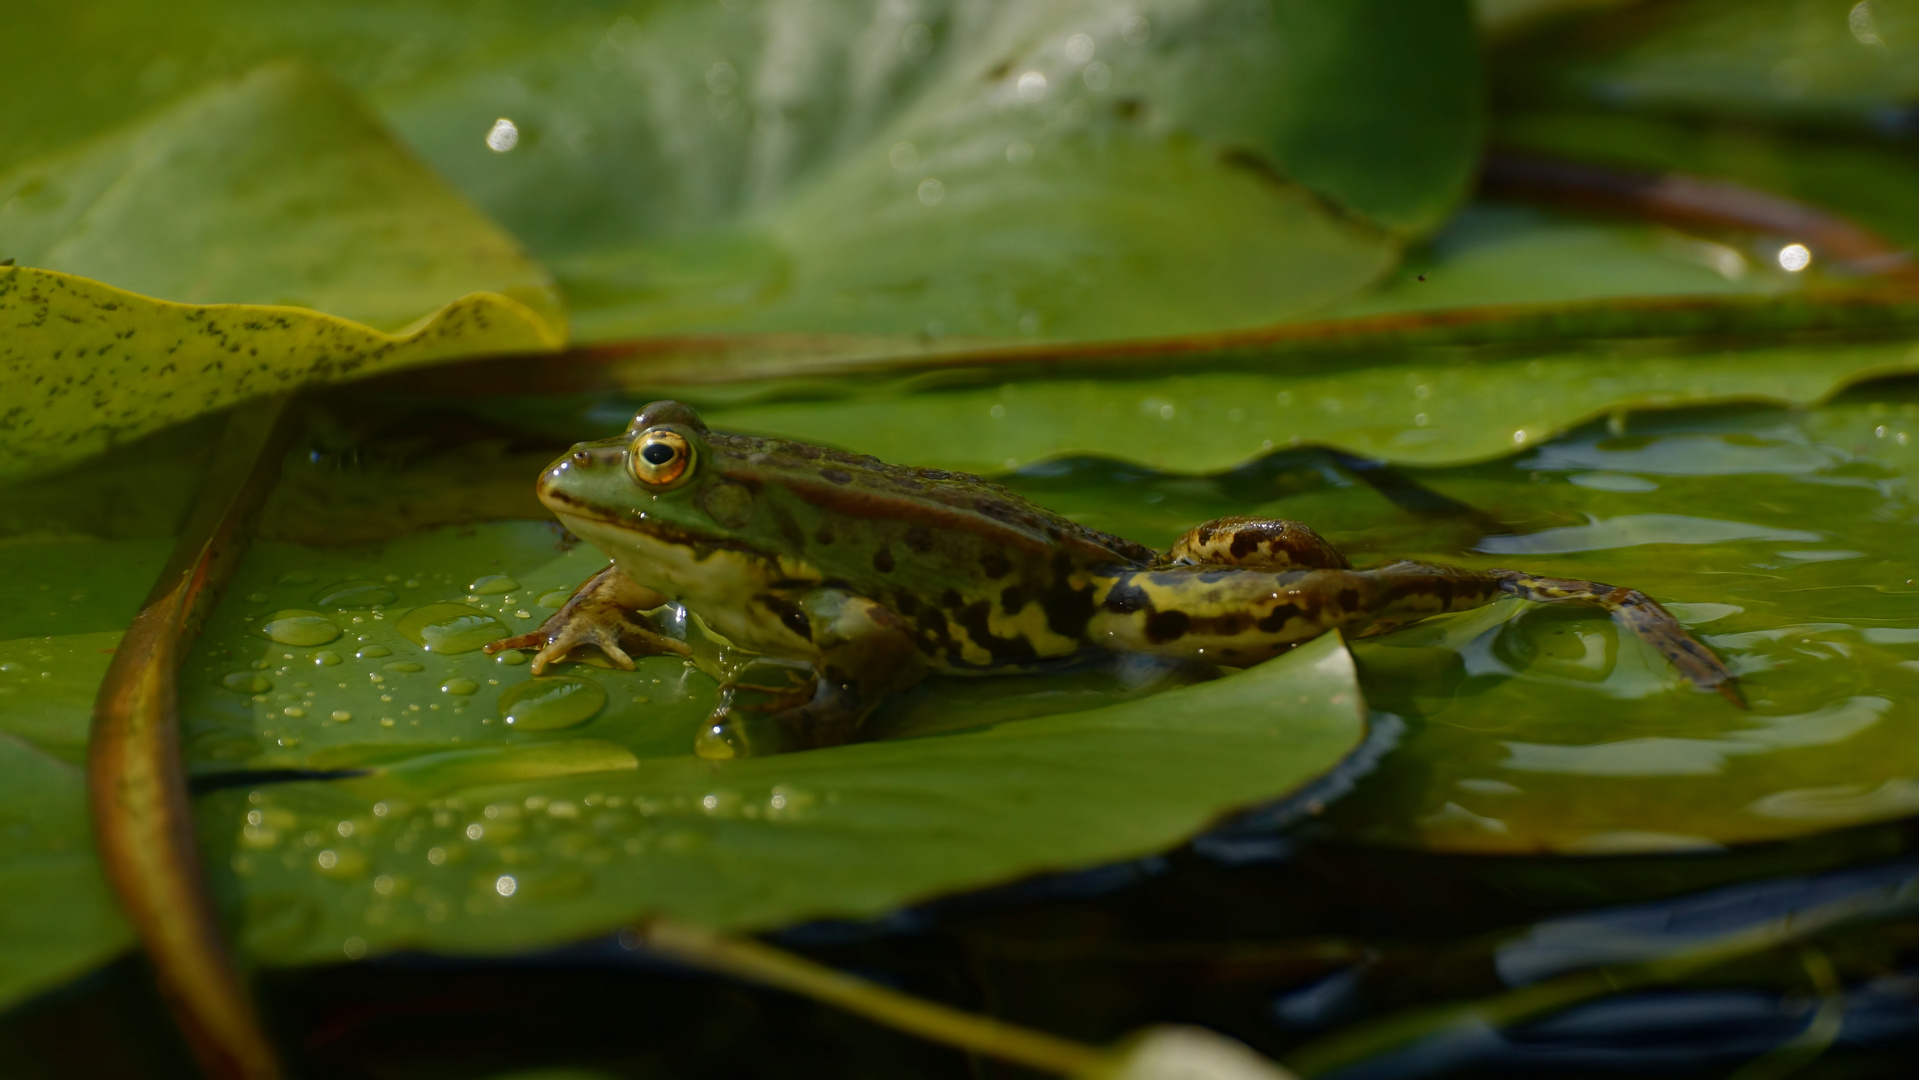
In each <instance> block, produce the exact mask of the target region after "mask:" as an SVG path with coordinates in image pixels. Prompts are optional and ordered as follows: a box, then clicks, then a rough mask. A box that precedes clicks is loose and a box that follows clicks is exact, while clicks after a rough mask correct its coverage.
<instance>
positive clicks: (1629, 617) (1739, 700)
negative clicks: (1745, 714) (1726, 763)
mask: <svg viewBox="0 0 1919 1080" xmlns="http://www.w3.org/2000/svg"><path fill="white" fill-rule="evenodd" d="M1488 573H1490V574H1492V575H1494V577H1495V578H1497V579H1498V581H1499V588H1500V591H1502V592H1506V593H1509V594H1511V595H1513V596H1517V597H1521V598H1523V599H1526V600H1533V601H1537V602H1539V603H1547V604H1553V603H1561V604H1588V605H1591V606H1593V607H1597V608H1604V609H1605V610H1606V612H1607V613H1608V614H1610V615H1611V616H1612V617H1613V621H1614V622H1617V623H1618V624H1619V625H1621V626H1623V627H1625V628H1626V629H1628V630H1630V631H1632V632H1633V633H1634V634H1636V635H1638V636H1639V639H1640V640H1642V641H1644V642H1646V643H1647V644H1649V645H1651V646H1652V647H1653V648H1655V649H1658V650H1659V652H1660V654H1661V655H1663V656H1664V657H1665V658H1666V659H1667V660H1670V661H1672V665H1673V666H1674V667H1676V668H1678V669H1679V673H1680V674H1681V675H1684V676H1685V677H1686V679H1687V681H1689V682H1691V683H1692V684H1693V685H1694V686H1697V687H1699V688H1700V689H1702V690H1717V691H1719V693H1721V694H1722V695H1724V696H1725V698H1726V700H1728V701H1730V702H1732V703H1733V704H1734V705H1737V706H1739V707H1740V708H1742V709H1743V708H1745V707H1746V700H1745V698H1744V697H1742V696H1741V695H1740V693H1739V687H1738V684H1737V683H1735V682H1734V680H1733V676H1732V672H1731V671H1729V670H1727V668H1726V665H1725V663H1724V662H1723V661H1721V660H1720V659H1719V657H1718V656H1716V655H1714V654H1713V651H1712V650H1711V649H1709V648H1707V647H1706V646H1705V645H1704V644H1703V643H1701V642H1700V641H1699V640H1698V639H1697V638H1695V637H1693V636H1692V634H1690V633H1688V632H1687V630H1686V628H1685V627H1684V626H1681V625H1680V624H1679V620H1678V619H1675V618H1673V617H1672V613H1671V612H1669V611H1667V610H1666V609H1665V608H1663V607H1660V606H1659V603H1658V602H1657V601H1655V600H1654V599H1653V598H1652V597H1650V596H1647V595H1646V594H1645V593H1642V592H1640V591H1639V590H1638V589H1622V588H1618V587H1616V586H1613V585H1602V584H1600V583H1599V582H1597V581H1580V580H1577V579H1575V578H1550V577H1538V576H1535V575H1533V574H1528V573H1524V572H1523V571H1519V570H1491V571H1488Z"/></svg>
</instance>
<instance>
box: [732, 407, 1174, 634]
mask: <svg viewBox="0 0 1919 1080" xmlns="http://www.w3.org/2000/svg"><path fill="white" fill-rule="evenodd" d="M710 446H711V449H712V451H713V453H714V456H715V457H716V458H718V459H719V460H718V461H717V462H716V464H718V465H719V466H720V468H721V469H722V470H723V471H725V472H727V473H728V474H729V475H730V476H733V477H735V478H737V479H738V480H739V481H740V482H741V483H745V484H748V485H750V486H754V487H756V488H757V490H758V492H759V495H760V501H762V502H763V504H764V505H765V507H766V511H767V513H768V514H770V515H771V517H772V518H773V525H774V527H775V528H777V529H778V531H779V532H780V534H781V535H782V537H783V539H784V540H785V542H786V546H787V547H788V549H789V550H791V551H793V552H794V553H795V554H797V555H798V556H799V557H801V558H803V559H804V561H805V562H806V563H808V564H810V565H811V566H813V567H815V568H816V569H817V570H818V571H819V572H820V573H821V574H822V575H824V576H825V577H826V578H827V579H829V580H832V581H837V582H842V583H844V584H846V585H847V586H849V587H851V588H853V589H855V590H857V591H858V592H860V593H861V594H862V595H865V596H868V597H870V598H872V599H874V600H878V601H880V602H881V603H884V604H886V605H887V606H888V607H890V608H892V609H893V610H894V611H895V612H896V613H898V614H899V615H900V616H902V617H903V618H905V619H906V620H907V621H908V622H909V623H911V624H912V625H913V627H914V628H915V630H916V632H917V635H918V637H919V639H920V642H921V649H922V652H924V653H925V654H926V655H927V657H928V659H929V660H932V661H933V662H934V664H935V665H936V666H937V667H940V668H942V669H946V670H980V669H989V668H999V667H1005V666H1008V665H1027V664H1032V663H1036V662H1039V661H1044V660H1048V659H1055V658H1059V657H1064V656H1071V655H1074V654H1076V653H1078V652H1081V651H1083V650H1084V649H1085V648H1086V647H1087V645H1088V641H1087V638H1086V627H1087V625H1088V623H1089V621H1090V620H1091V618H1092V616H1093V613H1094V609H1095V608H1096V606H1097V599H1096V597H1097V594H1098V592H1099V591H1100V586H1099V584H1098V579H1099V578H1100V576H1101V572H1102V571H1108V572H1110V571H1111V570H1113V569H1115V568H1118V567H1126V566H1144V565H1147V564H1149V563H1151V562H1152V561H1153V560H1154V558H1155V556H1156V553H1155V552H1154V551H1153V550H1152V549H1151V548H1148V547H1146V546H1145V545H1142V544H1137V543H1134V542H1132V541H1130V540H1125V539H1122V538H1120V537H1116V536H1111V535H1109V534H1107V533H1103V532H1100V531H1099V530H1097V529H1091V528H1088V527H1086V526H1084V525H1081V524H1079V523H1077V522H1074V521H1071V520H1069V519H1067V518H1064V517H1061V516H1060V515H1058V514H1056V513H1053V512H1052V511H1049V510H1047V509H1045V508H1044V507H1041V506H1038V505H1036V504H1034V503H1032V502H1029V501H1027V500H1026V499H1024V498H1022V497H1020V496H1019V495H1016V494H1014V493H1013V492H1011V491H1008V490H1006V489H1005V488H1003V487H1000V486H999V485H998V484H994V483H992V482H990V481H988V480H985V479H982V478H981V477H978V476H974V475H971V474H969V473H961V472H950V471H947V470H943V469H925V468H916V467H912V466H904V465H891V464H888V463H886V462H883V461H880V460H879V459H878V458H873V457H868V456H866V455H862V454H849V453H845V452H842V451H836V450H828V449H823V448H821V447H816V446H809V445H807V444H804V443H796V442H788V441H785V440H779V439H764V438H753V437H746V436H727V435H714V436H710Z"/></svg>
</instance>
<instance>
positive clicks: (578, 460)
mask: <svg viewBox="0 0 1919 1080" xmlns="http://www.w3.org/2000/svg"><path fill="white" fill-rule="evenodd" d="M592 460H593V455H592V454H589V453H587V452H586V451H584V450H575V451H573V464H575V465H585V464H587V463H588V462H590V461H592Z"/></svg>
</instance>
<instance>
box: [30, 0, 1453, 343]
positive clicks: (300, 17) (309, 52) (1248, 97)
mask: <svg viewBox="0 0 1919 1080" xmlns="http://www.w3.org/2000/svg"><path fill="white" fill-rule="evenodd" d="M122 7H124V8H125V10H124V11H121V8H122ZM325 10H330V9H325V8H324V6H320V7H313V8H311V9H302V8H296V9H292V10H283V11H282V13H281V14H280V15H279V16H277V17H276V18H275V19H272V20H264V21H263V20H260V19H259V18H257V17H255V14H256V13H253V12H251V10H250V9H245V10H243V9H241V8H239V7H236V6H234V5H232V4H230V3H220V2H203V3H194V4H188V5H184V6H177V7H175V8H174V9H172V10H170V11H169V12H168V14H167V17H166V18H165V19H164V20H155V19H152V18H150V17H149V16H148V14H147V13H146V12H144V11H142V10H141V9H139V6H138V5H117V4H116V5H113V6H110V7H109V8H107V9H92V10H91V11H90V12H89V16H88V18H87V19H85V20H82V19H81V18H80V17H78V16H75V15H73V14H72V13H69V12H64V11H60V10H57V9H51V8H49V9H45V10H38V9H36V11H35V12H34V13H33V14H32V20H33V24H32V26H31V27H29V28H25V29H23V30H22V31H21V34H20V37H21V38H32V39H34V40H37V41H40V42H43V43H50V45H49V47H46V48H43V49H40V50H33V51H29V52H26V53H24V54H23V55H20V56H17V57H14V58H11V59H14V60H15V61H16V65H15V66H13V67H11V68H10V70H13V71H15V72H16V73H17V74H18V76H19V79H20V83H21V86H22V93H23V94H27V95H29V96H30V97H29V99H28V100H27V101H24V102H23V103H22V104H21V105H20V106H19V107H18V108H16V109H13V110H9V111H10V112H11V113H14V114H17V115H13V116H10V117H8V118H5V120H4V121H3V122H4V123H6V124H8V125H10V126H11V128H12V130H11V131H9V132H8V134H9V136H10V139H0V143H6V142H9V141H13V142H16V143H18V144H19V145H24V146H34V147H46V148H51V147H52V146H56V145H59V143H60V141H61V140H62V139H66V138H73V137H75V135H76V134H80V133H87V132H93V131H98V130H100V129H101V128H102V127H104V126H105V125H107V124H108V123H111V122H117V121H120V120H123V119H124V116H125V110H126V109H127V108H128V106H129V103H137V102H142V101H153V100H156V99H160V100H164V99H165V98H166V97H168V96H169V95H172V94H177V93H179V92H181V91H182V90H185V89H189V88H192V87H196V86H198V85H200V84H201V83H202V82H203V81H204V80H206V79H209V78H219V77H231V75H232V74H234V73H236V72H237V71H243V70H245V69H246V68H248V67H250V66H252V65H254V64H258V63H261V62H264V61H266V60H268V59H271V58H273V57H276V56H281V55H285V54H288V53H292V54H295V55H299V56H302V57H304V58H306V59H307V60H308V61H309V62H311V63H313V64H315V65H316V66H319V67H321V68H323V69H325V70H327V71H328V72H330V73H331V74H332V75H333V76H334V77H336V78H338V79H340V80H341V81H343V82H344V83H346V84H347V85H350V86H352V87H354V88H356V89H358V90H360V91H362V92H363V93H365V94H366V96H367V97H368V99H369V100H370V101H372V102H373V103H374V105H375V106H376V107H377V108H378V109H379V110H380V112H381V114H382V116H383V117H384V118H385V119H386V120H387V122H388V123H390V124H391V125H392V126H393V127H394V128H395V129H397V130H398V132H399V133H400V134H401V136H402V137H403V138H404V139H406V140H407V141H408V143H409V144H410V145H411V146H412V147H413V148H414V149H415V150H416V151H417V152H418V153H419V154H420V155H421V156H422V157H424V158H425V159H426V160H427V161H428V162H429V163H430V164H431V165H433V166H434V167H435V168H436V169H437V170H438V171H439V173H440V174H441V175H443V176H446V177H447V178H449V179H450V180H451V181H452V182H453V183H454V184H455V185H456V186H457V187H459V188H460V189H461V190H462V191H464V192H466V193H467V194H468V196H469V197H471V198H472V199H474V201H476V202H477V203H478V204H479V205H480V206H481V207H482V208H484V209H485V210H486V211H487V212H489V213H490V214H491V215H493V217H494V218H496V219H497V220H499V221H501V222H503V223H504V224H505V225H506V226H507V227H508V228H510V229H512V230H513V231H514V233H515V234H516V235H517V236H519V237H520V238H521V239H522V240H523V241H524V242H525V243H526V244H527V245H528V247H529V248H530V249H531V250H532V251H533V252H534V253H535V254H536V255H538V256H539V257H541V258H542V259H544V260H546V261H547V262H548V264H549V265H551V266H552V267H554V268H555V271H556V273H557V275H558V276H559V278H560V280H561V284H562V287H563V289H564V291H565V293H566V295H567V298H568V303H569V306H570V307H571V308H572V310H573V312H574V314H575V317H576V324H577V329H578V331H579V333H580V335H581V336H582V337H583V338H584V339H589V340H596V339H605V338H609V337H621V336H633V335H640V334H660V333H680V332H686V331H707V330H711V331H740V330H758V331H772V332H805V333H809V334H811V333H830V334H834V335H857V340H838V341H836V342H835V343H832V344H830V345H828V346H826V347H829V348H832V349H835V350H840V351H848V350H850V351H853V352H861V351H870V350H871V349H872V348H873V347H874V346H875V344H877V345H878V346H879V347H880V348H881V349H883V350H885V351H894V352H897V351H900V350H902V349H924V348H928V347H938V346H939V345H940V344H941V343H942V342H946V341H963V340H965V339H968V338H974V339H977V338H981V337H985V338H993V339H1005V340H1015V341H1017V340H1028V339H1031V338H1034V337H1044V338H1086V337H1098V338H1113V337H1122V336H1129V335H1140V334H1166V333H1178V332H1185V331H1198V330H1206V329H1215V328H1218V327H1220V326H1228V325H1231V326H1251V325H1259V324H1261V323H1266V322H1271V321H1274V320H1277V319H1280V318H1283V317H1286V316H1288V315H1293V314H1298V313H1302V312H1306V311H1309V310H1312V309H1313V308H1315V307H1317V306H1321V305H1323V304H1325V303H1327V302H1330V301H1332V300H1335V299H1337V298H1339V297H1341V296H1344V295H1346V294H1348V293H1350V292H1352V291H1354V290H1355V289H1357V288H1359V287H1361V286H1363V285H1364V284H1366V283H1367V282H1369V281H1371V280H1373V279H1374V278H1376V277H1377V276H1379V274H1381V273H1382V272H1383V271H1385V270H1386V269H1387V268H1389V267H1390V265H1391V263H1392V260H1393V258H1394V256H1395V253H1396V250H1397V247H1398V239H1399V237H1400V236H1402V235H1407V234H1418V233H1420V232H1424V231H1427V230H1430V229H1431V228H1433V227H1434V226H1436V225H1437V224H1438V223H1439V222H1440V221H1441V220H1442V219H1443V218H1444V216H1445V215H1446V213H1447V212H1448V211H1449V210H1450V209H1451V207H1452V206H1453V205H1455V204H1456V203H1457V202H1458V201H1459V199H1460V198H1461V197H1463V196H1464V194H1465V193H1466V190H1467V189H1468V187H1469V185H1470V183H1471V177H1472V174H1473V168H1474V162H1475V159H1476V154H1477V149H1478V143H1479V139H1480V134H1481V130H1482V127H1483V120H1482V117H1481V110H1480V102H1479V96H1480V90H1479V70H1478V50H1477V49H1476V48H1475V47H1474V42H1473V29H1472V23H1471V15H1470V11H1469V9H1468V7H1467V5H1466V4H1465V3H1463V2H1453V0H1448V2H1445V3H1433V4H1423V5H1419V6H1418V7H1417V8H1415V9H1408V8H1405V7H1404V5H1395V4H1391V3H1379V2H1372V0H1368V2H1366V3H1351V4H1342V5H1335V6H1333V7H1327V6H1325V5H1321V4H1314V3H1300V2H1280V3H1273V4H1266V3H1261V4H1255V5H1246V4H1242V3H1238V2H1236V0H1202V2H1200V3H1197V4H1187V3H1179V2H1171V0H1153V2H1149V3H1144V4H1136V3H1126V4H1122V3H1117V2H1108V0H1100V2H1094V3H1065V2H1054V3H1031V4H1015V5H1003V4H986V3H975V2H966V0H956V2H939V3H926V4H921V5H916V6H914V7H912V8H905V7H897V6H895V7H885V6H882V7H877V8H876V7H874V6H873V5H871V4H867V3H863V2H852V0H834V2H830V3H807V4H804V5H799V4H796V3H790V2H777V0H770V2H764V3H744V4H737V5H733V6H730V7H728V6H724V5H722V6H720V7H717V8H716V7H715V6H714V5H711V4H704V3H691V2H684V3H668V4H617V5H614V6H612V7H608V6H607V5H604V4H597V3H577V4H563V5H557V6H555V5H548V6H545V7H542V8H541V9H539V11H538V13H537V17H536V16H535V15H534V13H533V12H532V11H531V9H528V10H527V11H524V12H514V11H509V10H494V11H489V12H488V14H487V15H486V16H484V17H474V16H472V15H471V13H466V12H459V13H455V12H452V11H450V10H447V9H444V8H442V7H439V6H437V5H432V4H428V3H411V4H406V5H401V6H389V7H387V8H383V9H382V10H381V11H380V12H378V13H368V17H367V18H365V19H356V20H352V21H349V22H342V21H341V20H338V19H329V18H324V17H321V15H322V12H323V11H325ZM109 12H113V13H118V14H109ZM303 12H305V13H304V14H303ZM121 16H123V17H121ZM96 20H97V23H96ZM236 22H244V23H245V25H247V26H248V28H249V33H248V34H246V35H238V34H233V33H229V32H225V31H226V30H227V28H229V27H231V26H232V25H234V24H235V23H236ZM99 25H106V26H113V27H115V28H116V29H117V28H124V33H112V34H107V35H102V34H101V33H99V32H97V27H98V26H99ZM83 26H84V27H86V28H87V29H89V30H95V31H96V32H93V33H83V32H82V27H83ZM102 36H108V37H111V39H112V40H111V41H110V42H107V43H103V42H101V41H100V40H99V38H101V37H102ZM106 57H111V62H105V59H104V58H106ZM37 70H46V71H47V72H49V73H50V74H51V73H53V72H71V71H74V70H85V71H87V72H89V73H90V75H89V77H90V78H92V79H94V80H95V82H93V83H90V85H97V86H99V87H102V88H103V89H102V90H101V92H100V93H98V94H95V95H88V96H87V97H86V98H85V99H84V100H81V99H75V98H73V97H72V96H71V95H62V94H57V93H54V92H52V91H51V89H48V90H46V91H44V92H43V90H42V87H43V86H49V87H50V86H51V85H52V84H51V82H50V81H43V80H40V79H37V78H34V77H32V75H31V74H30V72H32V71H37ZM56 117H57V118H58V119H57V120H56V119H54V118H56ZM503 118H504V119H506V120H508V121H510V122H511V124H512V125H513V129H514V131H515V132H516V139H515V141H514V142H513V143H512V145H511V148H510V149H495V148H492V146H491V144H489V143H488V142H487V141H486V139H485V136H486V135H487V133H488V131H489V130H490V129H491V128H493V127H494V126H495V125H496V124H497V122H498V121H499V120H501V119H503ZM43 152H44V151H43ZM1322 200H1327V201H1329V202H1330V204H1331V206H1332V207H1336V208H1337V210H1336V211H1335V212H1329V209H1330V208H1329V206H1328V205H1327V204H1326V203H1323V202H1322ZM817 345H818V343H817V342H815V343H814V345H813V346H811V347H817ZM761 347H762V348H765V349H773V350H778V351H780V352H782V353H785V352H791V351H792V350H793V348H794V345H793V343H792V342H791V341H790V340H780V339H776V338H769V339H767V340H766V341H765V342H763V343H762V345H761Z"/></svg>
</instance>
